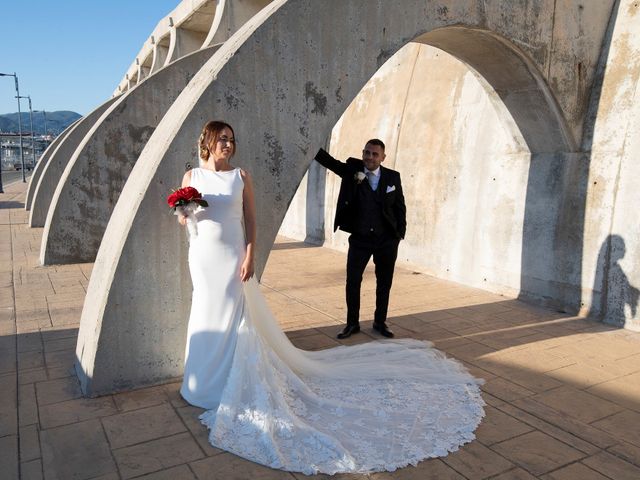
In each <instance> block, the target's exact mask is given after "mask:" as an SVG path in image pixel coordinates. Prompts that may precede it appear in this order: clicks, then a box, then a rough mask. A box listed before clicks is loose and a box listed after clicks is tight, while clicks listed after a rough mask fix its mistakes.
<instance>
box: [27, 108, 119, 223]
mask: <svg viewBox="0 0 640 480" xmlns="http://www.w3.org/2000/svg"><path fill="white" fill-rule="evenodd" d="M114 101H115V98H110V99H109V100H107V101H106V102H104V103H103V104H102V105H100V106H99V107H98V108H96V109H95V110H94V111H92V112H91V113H89V114H88V115H86V116H84V117H82V118H81V119H79V120H78V122H77V123H75V124H74V125H73V128H72V129H71V130H69V134H68V135H67V136H66V138H64V139H63V140H62V141H61V142H60V146H59V147H58V148H57V149H56V151H55V152H54V153H53V154H52V155H51V158H50V159H49V161H48V162H47V164H46V165H45V168H44V170H43V171H42V175H41V177H40V180H39V181H38V186H37V187H36V190H35V192H34V194H33V202H32V204H31V212H30V214H29V226H30V227H43V226H44V222H45V220H46V219H47V211H48V210H49V205H50V204H51V199H52V198H53V193H54V192H55V190H56V187H57V186H58V182H59V181H60V177H61V176H62V172H64V169H65V168H66V166H67V163H68V162H69V160H70V159H71V157H72V155H73V153H74V152H75V150H76V148H77V147H78V145H79V144H80V142H82V139H83V138H84V136H85V135H86V134H87V132H88V131H89V130H90V129H91V127H92V126H93V124H94V123H95V122H96V121H97V120H98V119H99V118H100V116H101V115H102V114H103V113H104V112H105V110H106V109H107V108H109V106H110V105H111V104H112V103H113V102H114Z"/></svg>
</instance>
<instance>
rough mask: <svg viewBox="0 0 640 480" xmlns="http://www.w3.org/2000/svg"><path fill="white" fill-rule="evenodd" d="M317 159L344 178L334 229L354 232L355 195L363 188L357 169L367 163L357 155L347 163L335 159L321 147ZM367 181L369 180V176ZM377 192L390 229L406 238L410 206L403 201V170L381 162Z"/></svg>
mask: <svg viewBox="0 0 640 480" xmlns="http://www.w3.org/2000/svg"><path fill="white" fill-rule="evenodd" d="M315 160H316V161H317V162H318V163H320V165H322V166H323V167H325V168H328V169H329V170H331V171H332V172H333V173H335V174H336V175H339V176H340V177H341V178H342V182H341V183H340V193H339V194H338V204H337V206H336V219H335V222H334V224H333V229H334V231H335V230H337V229H338V228H340V230H344V231H345V232H349V233H353V232H354V228H355V220H356V218H357V215H358V211H357V210H358V209H357V205H356V203H357V202H355V194H356V191H357V189H358V188H360V183H358V181H357V179H356V175H357V173H358V172H364V168H365V167H364V162H363V161H362V160H360V159H358V158H348V159H347V161H346V163H344V162H341V161H339V160H336V159H335V158H333V157H332V156H331V155H329V154H328V153H327V152H326V151H324V150H323V149H322V148H321V149H320V150H318V153H317V154H316V156H315ZM364 181H367V180H366V178H365V179H364ZM376 193H377V194H378V198H380V200H381V201H380V205H381V208H382V217H383V218H384V220H385V222H386V224H387V226H388V227H389V229H390V231H391V232H393V234H394V235H395V236H396V237H398V238H404V235H405V233H406V230H407V207H406V206H405V204H404V195H403V194H402V184H401V182H400V173H398V172H396V171H395V170H391V169H390V168H385V167H383V166H382V165H380V181H379V183H378V188H377V189H376Z"/></svg>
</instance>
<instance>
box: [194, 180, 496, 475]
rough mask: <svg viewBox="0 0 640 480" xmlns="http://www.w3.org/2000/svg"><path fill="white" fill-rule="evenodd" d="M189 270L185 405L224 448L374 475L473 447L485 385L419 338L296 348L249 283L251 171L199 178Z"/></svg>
mask: <svg viewBox="0 0 640 480" xmlns="http://www.w3.org/2000/svg"><path fill="white" fill-rule="evenodd" d="M191 185H192V186H193V187H195V188H197V189H198V190H199V191H200V192H201V193H203V196H204V198H205V199H206V200H207V201H208V202H209V207H208V208H206V209H204V210H203V211H200V212H198V213H197V217H198V234H197V236H196V237H193V238H192V239H191V243H190V250H189V267H190V270H191V276H192V281H193V304H192V308H191V315H190V318H189V328H188V341H187V348H186V362H185V374H184V382H183V385H182V389H181V393H182V396H183V397H184V398H185V399H186V400H187V401H188V402H189V403H191V404H193V405H196V406H199V407H202V408H205V409H207V411H206V412H205V413H203V414H202V415H201V417H200V419H201V421H202V423H203V424H204V425H206V426H207V427H208V428H209V429H210V433H209V441H210V442H211V444H212V445H214V446H215V447H218V448H221V449H224V450H227V451H229V452H232V453H235V454H237V455H239V456H242V457H244V458H247V459H249V460H252V461H254V462H257V463H260V464H263V465H267V466H270V467H273V468H278V469H282V470H288V471H293V472H302V473H306V474H314V473H319V472H320V473H327V474H334V473H338V472H350V473H367V472H376V471H384V470H389V471H393V470H395V469H397V468H400V467H403V466H406V465H409V464H412V465H415V464H416V463H417V462H419V461H420V460H422V459H425V458H429V457H438V456H443V455H446V454H447V453H448V452H452V451H455V450H457V449H458V447H459V446H460V445H462V444H464V443H467V442H469V441H471V440H473V439H474V438H475V437H474V434H473V431H474V430H475V428H476V427H477V426H478V424H479V422H480V420H481V419H482V417H483V414H484V411H483V408H482V407H483V405H484V402H483V401H482V398H481V396H480V389H479V386H478V383H479V381H478V380H476V379H475V378H473V377H472V376H471V375H470V374H469V373H468V372H467V371H466V370H465V369H464V367H463V366H462V365H460V364H459V363H458V362H456V361H453V360H450V359H447V358H445V356H444V355H443V354H442V353H440V352H439V351H437V350H435V349H433V348H431V346H430V345H429V344H427V343H426V342H422V341H417V340H408V339H404V340H384V341H376V342H370V343H366V344H361V345H357V346H352V347H336V348H331V349H328V350H322V351H317V352H309V351H303V350H300V349H298V348H296V347H294V346H293V345H292V344H291V342H290V341H289V340H288V338H287V337H286V335H285V334H284V333H283V331H282V330H281V328H280V327H279V326H278V323H277V321H276V319H275V318H274V317H273V314H272V313H271V312H270V310H269V308H268V306H267V304H266V302H265V300H264V298H263V296H262V294H261V292H260V290H259V286H258V283H257V282H256V281H255V280H254V279H251V280H250V281H248V282H246V283H242V282H241V281H240V279H239V271H240V265H241V262H242V259H243V256H244V252H245V237H244V230H243V221H242V190H243V181H242V177H241V176H240V170H239V169H235V170H232V171H229V172H213V171H210V170H205V169H200V168H196V169H194V170H193V171H192V177H191Z"/></svg>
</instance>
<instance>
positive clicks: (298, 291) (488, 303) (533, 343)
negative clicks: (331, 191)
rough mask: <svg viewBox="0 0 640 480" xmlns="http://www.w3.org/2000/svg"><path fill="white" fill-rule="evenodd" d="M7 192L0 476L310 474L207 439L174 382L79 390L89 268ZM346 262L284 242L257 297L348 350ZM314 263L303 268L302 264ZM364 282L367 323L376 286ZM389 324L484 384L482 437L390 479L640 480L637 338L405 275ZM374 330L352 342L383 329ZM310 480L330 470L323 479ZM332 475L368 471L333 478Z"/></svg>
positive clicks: (301, 342)
mask: <svg viewBox="0 0 640 480" xmlns="http://www.w3.org/2000/svg"><path fill="white" fill-rule="evenodd" d="M6 191H7V193H5V194H0V252H1V254H0V477H1V478H2V479H13V478H22V479H40V478H45V479H61V480H67V479H89V478H100V479H105V480H106V479H119V478H134V477H135V478H146V479H172V480H179V479H194V478H197V479H225V480H227V479H261V480H271V479H289V480H293V479H302V478H306V477H305V476H304V475H300V474H291V473H287V472H282V471H277V470H271V469H268V468H265V467H262V466H259V465H255V464H253V463H251V462H248V461H246V460H243V459H241V458H238V457H235V456H234V455H231V454H229V453H225V452H222V451H220V450H217V449H215V448H212V447H211V446H209V444H208V443H207V437H206V431H205V429H204V427H202V426H201V425H200V424H199V423H198V421H197V415H198V414H199V413H200V410H199V409H197V408H193V407H190V406H188V405H187V404H185V403H184V402H183V401H182V400H181V398H180V396H179V394H178V388H179V385H178V384H175V383H174V384H169V385H164V386H158V387H153V388H145V389H142V390H138V391H134V392H129V393H123V394H118V395H110V396H105V397H101V398H97V399H84V398H82V396H81V394H80V390H79V387H78V382H77V379H76V378H75V377H74V375H73V370H72V364H73V360H74V347H75V342H76V335H77V331H78V321H79V318H80V313H81V309H82V303H83V299H84V295H85V292H86V287H87V283H88V281H89V276H90V274H91V265H90V264H82V265H66V266H55V267H41V266H39V265H38V261H37V258H38V251H39V248H40V237H41V234H42V229H30V228H28V227H27V225H26V224H25V222H26V220H27V213H26V212H25V211H24V208H23V201H24V185H23V184H17V185H12V186H11V187H9V188H7V189H6ZM344 261H345V258H344V255H343V254H340V253H337V252H334V251H331V250H328V249H324V248H318V247H311V246H307V245H304V244H301V243H298V242H294V241H290V240H287V239H279V241H278V242H277V244H276V245H275V247H274V249H273V251H272V254H271V258H270V261H269V265H268V268H267V270H266V272H265V275H264V278H263V290H264V293H265V295H266V296H267V298H268V301H269V304H270V305H271V306H272V308H273V310H274V311H275V313H276V315H277V317H278V318H279V319H280V321H281V323H282V326H283V328H284V329H285V330H286V331H287V333H288V334H289V336H290V338H291V339H292V341H293V342H294V343H295V344H296V345H298V346H299V347H301V348H306V349H320V348H325V347H331V346H334V345H338V344H339V342H338V341H337V340H336V338H335V334H336V332H337V331H338V330H339V326H340V325H341V323H342V321H343V319H344V318H345V311H344V305H343V299H342V297H343V282H344V273H343V270H344ZM302 267H304V268H302ZM372 276H373V275H372V273H371V272H369V273H368V274H367V280H366V282H365V284H364V286H363V293H364V298H363V306H364V312H363V313H364V318H369V319H370V318H371V317H372V308H373V299H374V295H375V293H374V283H373V278H372ZM389 323H390V325H391V327H392V328H393V330H394V331H395V332H396V333H397V334H398V335H399V336H401V337H413V338H420V339H425V340H430V341H432V342H434V343H435V345H436V346H437V347H438V348H439V349H441V350H443V351H445V352H446V353H447V354H448V355H450V356H452V357H455V358H457V359H459V360H461V361H462V362H464V363H465V364H466V365H467V366H468V367H469V369H470V370H471V371H472V372H473V373H474V374H475V375H477V376H480V377H482V378H484V379H485V380H486V383H485V385H484V387H483V391H484V399H485V401H486V402H487V404H488V405H487V407H486V418H485V419H484V421H483V422H482V424H481V426H480V428H479V429H478V431H477V437H478V438H477V440H476V441H474V442H472V443H470V444H468V445H465V446H464V447H463V448H461V449H460V450H459V451H458V452H456V453H454V454H451V455H448V456H447V457H444V458H441V459H434V460H429V461H425V462H422V463H420V464H419V465H418V466H417V467H415V468H414V467H409V468H405V469H402V470H399V471H396V472H393V473H380V474H374V475H371V476H370V478H372V479H375V480H383V479H403V480H405V479H406V480H408V479H474V480H475V479H485V478H491V479H531V478H543V479H558V480H561V479H581V480H591V479H593V480H596V479H607V478H608V479H616V480H622V479H629V480H631V479H634V480H637V479H640V334H637V333H631V332H628V331H625V330H617V329H612V328H609V327H607V326H604V325H601V324H599V323H595V322H593V321H589V320H585V319H581V318H575V317H567V316H563V315H561V314H558V313H555V312H552V311H549V310H545V309H542V308H536V307H532V306H530V305H527V304H524V303H522V302H519V301H516V300H513V299H509V298H505V297H502V296H499V295H495V294H491V293H487V292H484V291H481V290H477V289H473V288H468V287H465V286H462V285H459V284H455V283H452V282H447V281H442V280H438V279H436V278H433V277H429V276H426V275H422V274H416V273H414V272H411V271H408V270H402V269H399V270H398V271H397V274H396V278H395V285H394V289H393V292H392V304H391V308H390V322H389ZM364 326H365V328H364V333H362V334H360V335H356V336H354V337H352V338H350V339H348V340H347V341H345V342H344V343H353V342H364V341H370V340H371V339H374V338H377V335H375V334H373V333H372V332H371V329H370V322H365V323H364ZM315 478H325V476H317V477H315ZM334 478H336V479H342V478H349V479H357V478H365V476H361V475H338V476H336V477H334Z"/></svg>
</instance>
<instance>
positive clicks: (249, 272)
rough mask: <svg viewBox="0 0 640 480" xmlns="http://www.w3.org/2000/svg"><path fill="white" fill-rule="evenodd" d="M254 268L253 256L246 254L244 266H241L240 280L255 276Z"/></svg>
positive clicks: (244, 280)
mask: <svg viewBox="0 0 640 480" xmlns="http://www.w3.org/2000/svg"><path fill="white" fill-rule="evenodd" d="M253 273H254V268H253V258H249V257H248V256H246V257H245V258H244V261H243V262H242V266H241V267H240V280H242V281H243V282H246V281H247V280H249V279H250V278H251V277H253Z"/></svg>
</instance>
